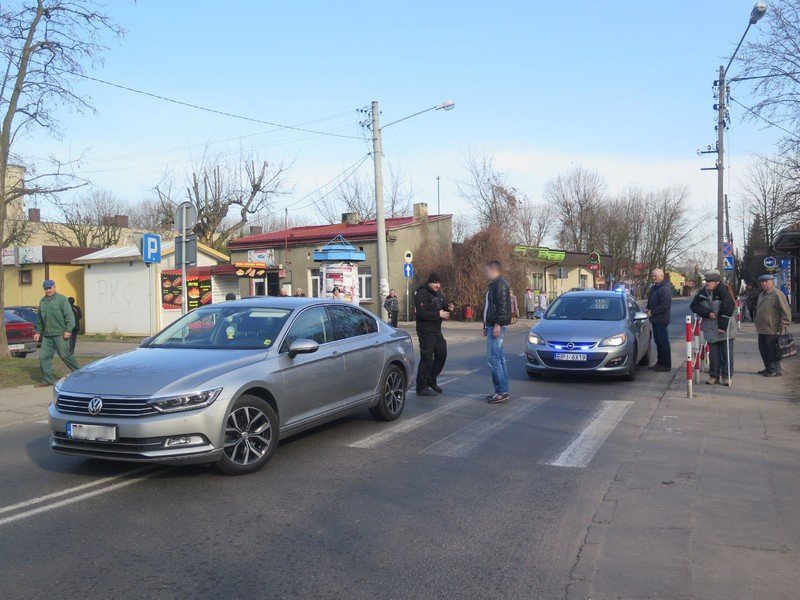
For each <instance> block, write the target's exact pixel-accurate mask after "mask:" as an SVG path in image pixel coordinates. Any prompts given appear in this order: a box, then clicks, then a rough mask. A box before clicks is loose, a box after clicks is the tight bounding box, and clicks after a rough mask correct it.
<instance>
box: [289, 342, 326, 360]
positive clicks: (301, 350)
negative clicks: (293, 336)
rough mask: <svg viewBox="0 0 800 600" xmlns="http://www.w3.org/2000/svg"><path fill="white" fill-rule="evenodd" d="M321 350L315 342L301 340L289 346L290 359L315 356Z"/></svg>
mask: <svg viewBox="0 0 800 600" xmlns="http://www.w3.org/2000/svg"><path fill="white" fill-rule="evenodd" d="M317 350H319V344H318V343H317V342H315V341H314V340H306V339H299V340H295V341H293V342H292V343H291V344H289V358H294V357H295V356H297V355H298V354H313V353H314V352H316V351H317Z"/></svg>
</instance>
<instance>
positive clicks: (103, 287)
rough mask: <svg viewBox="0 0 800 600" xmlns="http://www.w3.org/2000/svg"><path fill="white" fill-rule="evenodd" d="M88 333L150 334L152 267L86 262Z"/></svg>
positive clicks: (85, 290) (85, 284)
mask: <svg viewBox="0 0 800 600" xmlns="http://www.w3.org/2000/svg"><path fill="white" fill-rule="evenodd" d="M83 284H84V295H85V300H84V302H85V304H84V309H83V314H84V319H85V323H86V333H111V332H114V331H117V332H119V333H121V334H123V335H149V332H150V311H149V310H148V296H147V290H148V287H149V281H148V269H147V267H146V266H145V264H144V263H142V262H138V261H137V262H133V263H126V262H123V263H119V262H117V263H105V264H93V265H86V268H85V269H84V271H83Z"/></svg>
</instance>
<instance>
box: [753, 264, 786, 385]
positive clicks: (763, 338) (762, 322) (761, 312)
mask: <svg viewBox="0 0 800 600" xmlns="http://www.w3.org/2000/svg"><path fill="white" fill-rule="evenodd" d="M758 283H759V285H760V286H761V294H759V296H758V304H757V305H756V321H755V324H756V333H758V351H759V352H760V353H761V360H763V361H764V369H763V370H761V371H759V372H758V374H759V375H763V376H764V377H779V376H780V375H781V374H782V373H781V349H780V345H779V343H778V338H779V337H780V335H781V334H782V333H784V332H786V331H788V330H789V325H791V324H792V309H791V308H790V307H789V301H788V300H787V299H786V296H785V295H784V293H783V292H782V291H780V290H779V289H778V288H776V287H775V279H773V277H772V275H762V276H761V277H759V278H758Z"/></svg>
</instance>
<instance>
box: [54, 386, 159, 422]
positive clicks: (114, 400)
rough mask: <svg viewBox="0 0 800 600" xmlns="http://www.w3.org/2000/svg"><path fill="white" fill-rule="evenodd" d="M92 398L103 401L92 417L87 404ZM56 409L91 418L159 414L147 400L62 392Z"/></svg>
mask: <svg viewBox="0 0 800 600" xmlns="http://www.w3.org/2000/svg"><path fill="white" fill-rule="evenodd" d="M93 398H100V399H101V400H102V401H103V408H102V409H101V410H100V412H99V413H97V414H96V415H93V414H91V413H90V412H89V402H91V401H92V399H93ZM56 407H57V408H58V410H60V411H61V412H63V413H69V414H72V415H87V416H92V417H127V418H131V417H147V416H150V415H157V414H160V413H159V412H158V411H157V410H156V409H155V408H153V407H152V406H151V405H149V404H148V403H147V398H137V397H132V398H131V397H123V396H101V395H97V396H95V395H88V394H72V393H68V392H62V393H60V394H59V395H58V400H57V401H56Z"/></svg>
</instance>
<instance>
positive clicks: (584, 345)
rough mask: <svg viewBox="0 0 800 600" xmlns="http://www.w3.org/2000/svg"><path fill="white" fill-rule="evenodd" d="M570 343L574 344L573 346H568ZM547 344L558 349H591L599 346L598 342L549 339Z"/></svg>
mask: <svg viewBox="0 0 800 600" xmlns="http://www.w3.org/2000/svg"><path fill="white" fill-rule="evenodd" d="M569 344H572V348H568V347H567V346H569ZM547 345H548V346H549V347H550V348H555V349H556V350H591V349H592V348H594V347H595V346H597V342H558V341H553V340H548V342H547Z"/></svg>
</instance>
